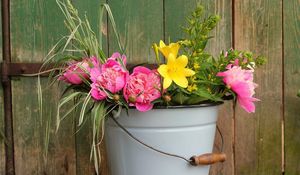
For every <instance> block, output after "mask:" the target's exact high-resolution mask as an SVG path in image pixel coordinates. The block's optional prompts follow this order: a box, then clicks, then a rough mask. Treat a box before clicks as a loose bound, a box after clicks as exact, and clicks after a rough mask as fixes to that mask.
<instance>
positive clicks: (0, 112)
mask: <svg viewBox="0 0 300 175" xmlns="http://www.w3.org/2000/svg"><path fill="white" fill-rule="evenodd" d="M0 11H1V10H0ZM0 23H1V24H2V19H0ZM0 40H1V42H0V62H2V27H0ZM3 104H4V101H3V89H2V86H0V174H5V173H4V171H5V152H4V138H3V137H4V107H3ZM1 136H2V137H1Z"/></svg>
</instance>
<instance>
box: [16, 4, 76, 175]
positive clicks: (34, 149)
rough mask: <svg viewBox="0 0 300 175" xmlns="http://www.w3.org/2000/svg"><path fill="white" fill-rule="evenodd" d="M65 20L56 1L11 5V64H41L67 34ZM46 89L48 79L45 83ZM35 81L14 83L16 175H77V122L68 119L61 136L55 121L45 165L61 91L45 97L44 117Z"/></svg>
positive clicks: (51, 91)
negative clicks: (47, 130)
mask: <svg viewBox="0 0 300 175" xmlns="http://www.w3.org/2000/svg"><path fill="white" fill-rule="evenodd" d="M63 19H64V18H63V15H62V13H61V12H60V10H59V8H58V6H57V5H56V3H55V1H33V0H16V1H11V38H12V43H11V44H12V61H14V62H41V61H42V58H43V57H44V56H45V55H46V54H47V52H48V51H49V49H50V48H51V47H52V46H53V45H54V44H55V43H56V42H57V41H58V39H59V38H60V37H62V36H63V35H64V34H66V31H65V29H64V23H63ZM43 82H44V83H43V84H44V85H45V82H46V80H44V81H43ZM36 84H37V80H36V78H21V79H19V80H14V81H13V82H12V94H13V115H14V120H13V121H14V141H15V163H16V174H23V175H26V174H28V175H29V174H30V175H33V174H76V166H75V165H76V163H75V158H76V157H75V138H74V132H75V131H74V129H73V123H72V122H71V120H66V121H65V122H63V123H62V127H61V129H60V130H59V132H58V133H57V134H55V133H54V132H55V131H54V128H55V124H54V122H53V123H51V124H50V126H51V129H50V132H51V135H50V142H49V152H48V158H47V160H46V159H45V158H44V154H43V150H44V140H45V127H46V125H45V123H44V122H42V120H44V121H45V118H46V117H53V121H55V118H54V117H55V114H56V109H55V106H56V104H57V101H58V95H59V94H60V89H59V88H55V87H54V88H51V89H50V90H46V91H45V92H44V97H45V98H44V110H43V111H44V114H43V116H44V118H43V119H41V118H40V116H39V113H38V100H37V87H36Z"/></svg>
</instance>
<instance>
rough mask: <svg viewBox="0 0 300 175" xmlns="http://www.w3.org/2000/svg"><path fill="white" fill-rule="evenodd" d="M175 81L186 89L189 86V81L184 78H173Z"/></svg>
mask: <svg viewBox="0 0 300 175" xmlns="http://www.w3.org/2000/svg"><path fill="white" fill-rule="evenodd" d="M172 78H173V81H174V82H175V83H176V84H177V85H178V86H180V87H183V88H186V87H187V86H188V80H187V79H186V78H185V77H184V76H176V77H172Z"/></svg>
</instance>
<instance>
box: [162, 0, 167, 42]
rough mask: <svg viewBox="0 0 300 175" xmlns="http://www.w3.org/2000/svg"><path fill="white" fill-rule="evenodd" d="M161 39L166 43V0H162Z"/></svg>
mask: <svg viewBox="0 0 300 175" xmlns="http://www.w3.org/2000/svg"><path fill="white" fill-rule="evenodd" d="M162 6H163V40H164V42H165V43H166V1H165V0H163V2H162Z"/></svg>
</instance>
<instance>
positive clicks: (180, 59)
mask: <svg viewBox="0 0 300 175" xmlns="http://www.w3.org/2000/svg"><path fill="white" fill-rule="evenodd" d="M187 64H188V58H187V56H185V55H181V56H180V57H178V58H177V59H176V66H178V67H185V66H186V65H187Z"/></svg>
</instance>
